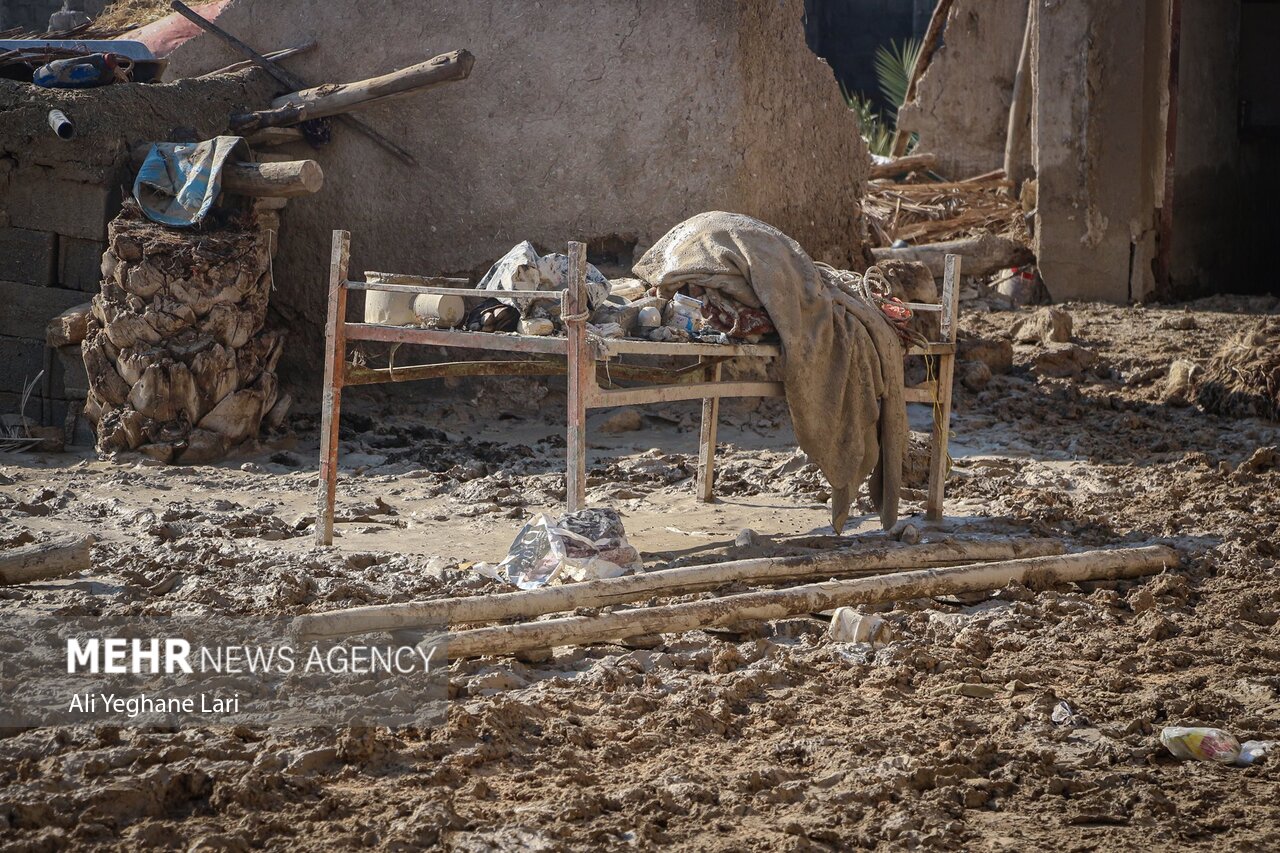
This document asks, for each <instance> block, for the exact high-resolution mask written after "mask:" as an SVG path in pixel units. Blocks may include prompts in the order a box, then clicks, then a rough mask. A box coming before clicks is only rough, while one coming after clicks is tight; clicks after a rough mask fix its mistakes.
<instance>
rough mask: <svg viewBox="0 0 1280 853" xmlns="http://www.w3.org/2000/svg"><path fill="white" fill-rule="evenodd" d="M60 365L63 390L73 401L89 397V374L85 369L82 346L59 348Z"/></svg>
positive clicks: (57, 350) (57, 351)
mask: <svg viewBox="0 0 1280 853" xmlns="http://www.w3.org/2000/svg"><path fill="white" fill-rule="evenodd" d="M54 351H55V352H56V353H57V354H58V358H57V361H58V365H59V369H60V370H61V371H62V374H61V375H62V389H63V391H64V393H65V394H66V395H67V397H68V399H71V400H83V399H84V398H85V397H88V396H89V374H88V372H87V371H86V370H85V369H84V354H83V353H82V352H81V350H80V346H79V345H78V344H77V345H75V346H69V347H58V348H57V349H56V350H54Z"/></svg>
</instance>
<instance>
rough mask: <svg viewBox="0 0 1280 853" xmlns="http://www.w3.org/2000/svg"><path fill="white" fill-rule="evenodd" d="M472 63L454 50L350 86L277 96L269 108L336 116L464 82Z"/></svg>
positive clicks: (307, 115) (305, 115)
mask: <svg viewBox="0 0 1280 853" xmlns="http://www.w3.org/2000/svg"><path fill="white" fill-rule="evenodd" d="M475 61H476V59H475V57H474V56H472V55H471V52H470V51H466V50H455V51H452V52H451V53H442V54H440V55H439V56H435V57H432V58H431V59H428V60H427V61H426V62H419V63H418V64H417V65H410V66H409V67H407V68H401V69H399V70H398V71H392V72H391V73H389V74H383V75H382V76H380V77H370V78H369V79H367V80H357V81H356V82H354V83H338V84H333V83H329V84H326V85H324V86H316V87H314V88H311V89H303V90H302V91H300V92H291V93H290V94H288V95H281V96H280V97H278V98H276V99H275V100H274V101H272V102H271V108H272V109H280V108H281V107H299V108H300V109H301V110H302V116H303V118H304V119H311V118H322V117H324V116H329V115H336V114H338V113H342V112H346V111H347V110H350V109H353V108H355V107H362V106H367V105H368V104H370V103H374V102H381V101H385V100H386V99H388V98H392V97H395V96H397V95H408V94H413V93H416V92H419V91H421V90H423V89H429V88H431V87H433V86H439V85H440V84H442V83H450V82H452V81H454V80H465V79H466V78H467V77H468V75H470V74H471V68H472V66H473V65H475Z"/></svg>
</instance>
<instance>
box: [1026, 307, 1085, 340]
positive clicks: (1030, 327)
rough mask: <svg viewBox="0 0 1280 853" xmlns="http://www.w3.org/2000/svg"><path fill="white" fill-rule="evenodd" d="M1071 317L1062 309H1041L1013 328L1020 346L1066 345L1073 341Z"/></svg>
mask: <svg viewBox="0 0 1280 853" xmlns="http://www.w3.org/2000/svg"><path fill="white" fill-rule="evenodd" d="M1071 325H1072V323H1071V315H1070V314H1068V313H1067V312H1066V311H1063V310H1062V309H1060V308H1041V309H1040V310H1039V311H1036V312H1035V313H1034V314H1032V315H1031V316H1030V317H1027V318H1025V319H1022V320H1019V321H1018V322H1017V323H1015V324H1014V326H1013V339H1014V340H1015V341H1017V342H1018V343H1020V344H1053V343H1058V344H1065V343H1067V342H1068V341H1070V340H1071Z"/></svg>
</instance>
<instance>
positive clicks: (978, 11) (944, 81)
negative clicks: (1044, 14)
mask: <svg viewBox="0 0 1280 853" xmlns="http://www.w3.org/2000/svg"><path fill="white" fill-rule="evenodd" d="M1026 20H1027V2H1026V0H956V3H955V5H953V6H952V7H951V12H950V13H949V14H948V15H947V25H946V29H945V30H944V31H943V46H942V47H941V48H940V49H939V50H938V52H937V53H936V54H935V55H934V57H933V61H932V62H930V63H929V70H928V71H927V72H925V75H924V76H923V77H921V78H920V83H919V86H918V91H917V95H916V101H915V102H913V103H911V104H908V105H906V106H904V107H903V108H902V110H901V111H900V112H899V119H898V121H899V125H900V126H901V127H902V128H903V129H904V130H911V131H915V132H917V133H919V134H920V148H919V150H921V151H929V152H931V153H934V154H936V155H938V172H939V173H940V174H942V175H944V176H946V177H948V178H951V179H955V180H958V179H960V178H965V177H968V176H970V175H978V174H981V173H983V172H989V171H991V170H992V169H998V168H1000V167H1001V166H1003V165H1004V142H1005V135H1006V132H1007V129H1008V124H1009V102H1010V100H1011V99H1012V97H1013V78H1014V75H1015V74H1016V73H1017V70H1018V53H1019V52H1020V51H1021V49H1022V33H1023V28H1024V26H1025V24H1026Z"/></svg>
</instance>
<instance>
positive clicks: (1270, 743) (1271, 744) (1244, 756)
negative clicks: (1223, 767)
mask: <svg viewBox="0 0 1280 853" xmlns="http://www.w3.org/2000/svg"><path fill="white" fill-rule="evenodd" d="M1278 743H1280V741H1276V740H1247V741H1245V742H1244V743H1242V744H1240V757H1239V758H1237V759H1236V764H1239V765H1240V766H1242V767H1248V766H1249V765H1250V764H1254V763H1256V762H1257V761H1258V759H1260V758H1262V757H1263V756H1265V755H1267V754H1268V753H1270V752H1271V750H1273V749H1275V748H1276V744H1278Z"/></svg>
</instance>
